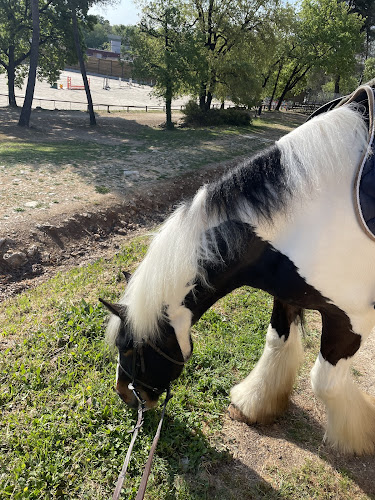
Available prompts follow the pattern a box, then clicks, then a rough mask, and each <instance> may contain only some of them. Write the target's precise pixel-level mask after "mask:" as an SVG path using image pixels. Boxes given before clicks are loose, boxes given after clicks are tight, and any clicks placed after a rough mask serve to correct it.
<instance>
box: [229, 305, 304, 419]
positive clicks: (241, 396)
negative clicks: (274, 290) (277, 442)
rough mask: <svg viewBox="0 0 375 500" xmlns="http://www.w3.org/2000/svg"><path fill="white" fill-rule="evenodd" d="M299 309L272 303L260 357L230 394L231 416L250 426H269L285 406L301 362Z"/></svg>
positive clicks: (300, 312)
mask: <svg viewBox="0 0 375 500" xmlns="http://www.w3.org/2000/svg"><path fill="white" fill-rule="evenodd" d="M301 314H302V310H301V309H300V308H297V307H293V306H290V305H288V304H285V303H283V302H280V301H279V300H277V299H275V300H274V305H273V311H272V317H271V323H270V325H269V327H268V331H267V336H266V346H265V348H264V351H263V354H262V356H261V358H260V359H259V361H258V363H257V364H256V365H255V367H254V369H253V370H252V372H251V373H250V374H249V375H248V376H247V377H246V378H245V379H244V380H243V381H242V382H241V383H239V384H238V385H236V386H234V387H233V389H232V391H231V401H232V404H231V405H230V407H229V413H230V416H231V417H232V418H234V419H236V420H241V421H245V422H247V423H249V424H251V423H255V422H259V423H269V422H272V421H273V420H274V419H275V418H276V417H277V416H278V415H280V414H281V413H282V412H283V411H284V410H285V409H286V408H287V406H288V401H289V395H290V393H291V391H292V388H293V384H294V380H295V377H296V374H297V370H298V368H299V366H300V363H301V360H302V355H303V351H302V344H301V336H300V328H299V323H300V322H301Z"/></svg>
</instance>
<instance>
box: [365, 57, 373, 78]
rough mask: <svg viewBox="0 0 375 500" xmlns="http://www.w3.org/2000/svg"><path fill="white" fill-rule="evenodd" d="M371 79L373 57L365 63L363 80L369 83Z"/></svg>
mask: <svg viewBox="0 0 375 500" xmlns="http://www.w3.org/2000/svg"><path fill="white" fill-rule="evenodd" d="M373 78H375V57H369V58H368V59H367V60H366V62H365V71H364V73H363V80H364V81H365V82H369V81H370V80H372V79H373Z"/></svg>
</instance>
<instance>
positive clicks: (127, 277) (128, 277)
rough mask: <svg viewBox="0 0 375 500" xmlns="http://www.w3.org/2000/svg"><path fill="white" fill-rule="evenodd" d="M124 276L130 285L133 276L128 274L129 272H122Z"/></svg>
mask: <svg viewBox="0 0 375 500" xmlns="http://www.w3.org/2000/svg"><path fill="white" fill-rule="evenodd" d="M122 274H123V275H124V276H125V281H126V283H129V281H130V278H131V277H132V275H131V274H130V273H128V272H127V271H122Z"/></svg>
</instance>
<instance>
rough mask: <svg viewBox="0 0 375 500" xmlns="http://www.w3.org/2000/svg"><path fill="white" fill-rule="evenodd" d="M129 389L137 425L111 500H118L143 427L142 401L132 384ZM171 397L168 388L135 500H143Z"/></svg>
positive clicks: (143, 407) (143, 406) (143, 409)
mask: <svg viewBox="0 0 375 500" xmlns="http://www.w3.org/2000/svg"><path fill="white" fill-rule="evenodd" d="M129 389H130V390H132V391H133V394H134V395H135V397H136V398H137V400H138V420H137V423H136V425H135V427H134V429H133V431H132V432H133V436H132V439H131V441H130V445H129V448H128V452H127V454H126V457H125V461H124V465H123V466H122V469H121V472H120V475H119V477H118V480H117V484H116V489H115V491H114V493H113V497H112V500H118V499H119V498H120V493H121V489H122V485H123V483H124V479H125V476H126V470H127V468H128V465H129V462H130V456H131V454H132V450H133V446H134V442H135V440H136V438H137V435H138V431H139V429H140V428H141V427H142V425H143V422H144V412H145V411H146V409H145V405H144V401H143V400H142V399H140V397H139V395H138V393H137V391H136V390H135V388H134V386H133V385H132V384H129ZM171 397H172V395H171V392H170V389H169V387H168V388H167V394H166V396H165V400H164V403H163V410H162V413H161V417H160V421H159V425H158V428H157V431H156V434H155V437H154V440H153V442H152V446H151V449H150V453H149V455H148V459H147V462H146V465H145V468H144V471H143V474H142V479H141V484H140V485H139V488H138V492H137V496H136V498H135V500H143V498H144V495H145V491H146V487H147V481H148V477H149V475H150V472H151V465H152V459H153V457H154V453H155V450H156V446H157V444H158V441H159V438H160V433H161V428H162V425H163V420H164V416H165V409H166V406H167V403H168V401H169V400H170V399H171Z"/></svg>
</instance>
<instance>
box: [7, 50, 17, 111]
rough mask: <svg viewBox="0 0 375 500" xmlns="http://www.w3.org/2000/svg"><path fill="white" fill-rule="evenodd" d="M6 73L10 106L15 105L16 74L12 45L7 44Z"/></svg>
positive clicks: (14, 106) (13, 106)
mask: <svg viewBox="0 0 375 500" xmlns="http://www.w3.org/2000/svg"><path fill="white" fill-rule="evenodd" d="M7 75H8V100H9V106H11V107H12V108H16V107H17V102H16V94H15V92H14V81H15V75H16V67H15V63H14V45H10V46H9V62H8V67H7Z"/></svg>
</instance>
